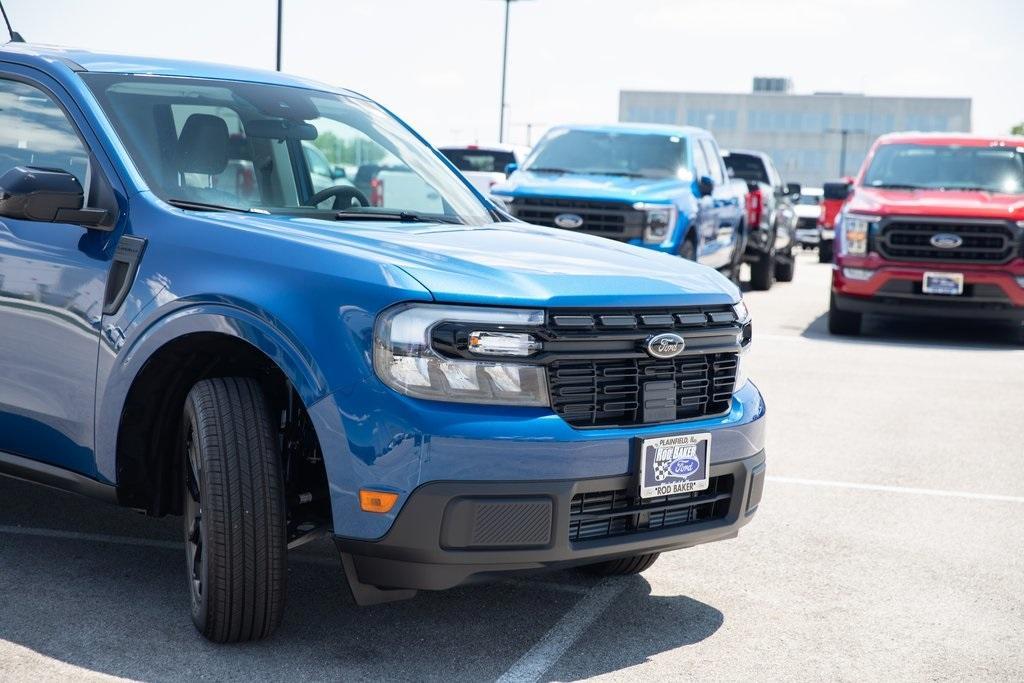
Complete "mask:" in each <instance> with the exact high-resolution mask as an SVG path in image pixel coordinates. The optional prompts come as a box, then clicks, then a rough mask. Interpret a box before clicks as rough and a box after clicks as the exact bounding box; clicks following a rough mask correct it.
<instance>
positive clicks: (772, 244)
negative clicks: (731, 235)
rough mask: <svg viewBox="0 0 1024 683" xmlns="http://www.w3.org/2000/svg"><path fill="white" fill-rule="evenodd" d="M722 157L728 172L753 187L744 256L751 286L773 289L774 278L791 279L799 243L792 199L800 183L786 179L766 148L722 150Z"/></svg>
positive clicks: (797, 192)
mask: <svg viewBox="0 0 1024 683" xmlns="http://www.w3.org/2000/svg"><path fill="white" fill-rule="evenodd" d="M723 157H724V158H725V165H726V166H727V167H728V169H729V175H730V176H732V177H734V178H740V179H742V180H745V181H746V182H747V184H748V185H749V187H750V201H751V206H752V208H753V215H752V217H751V220H752V221H753V222H752V223H750V225H749V228H748V231H747V240H746V249H745V251H744V260H745V261H746V262H747V263H749V264H750V286H751V287H752V288H753V289H756V290H762V291H763V290H768V289H771V286H772V284H773V283H774V282H775V280H778V281H780V282H790V281H792V280H793V275H794V274H795V272H796V258H795V257H794V255H793V247H794V246H795V245H796V243H797V242H796V222H797V216H796V212H795V210H794V208H793V202H794V200H795V198H796V197H798V196H799V195H800V185H798V184H797V183H789V184H785V183H783V182H782V176H780V175H779V172H778V170H777V169H776V168H775V164H774V163H772V160H771V158H770V157H769V156H768V155H767V154H765V153H764V152H755V151H751V150H738V149H734V150H729V151H727V152H723Z"/></svg>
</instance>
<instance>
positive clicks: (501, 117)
mask: <svg viewBox="0 0 1024 683" xmlns="http://www.w3.org/2000/svg"><path fill="white" fill-rule="evenodd" d="M520 1H521V0H504V2H505V40H504V42H503V47H502V50H501V111H500V112H499V113H498V142H505V108H506V107H507V106H508V105H507V104H506V102H505V83H506V81H507V79H508V16H509V9H510V8H511V7H512V3H513V2H520Z"/></svg>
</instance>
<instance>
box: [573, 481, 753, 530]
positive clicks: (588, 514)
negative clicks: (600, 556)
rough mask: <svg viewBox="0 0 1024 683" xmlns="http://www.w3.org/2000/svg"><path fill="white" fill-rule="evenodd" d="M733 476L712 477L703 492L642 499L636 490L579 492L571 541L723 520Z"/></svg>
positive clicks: (575, 504) (574, 511)
mask: <svg viewBox="0 0 1024 683" xmlns="http://www.w3.org/2000/svg"><path fill="white" fill-rule="evenodd" d="M733 482H734V480H733V475H731V474H726V475H723V476H720V477H711V479H710V481H709V486H708V488H707V489H706V490H704V491H695V492H692V493H680V494H677V495H674V496H665V497H661V498H646V499H644V498H640V497H639V494H638V493H637V491H636V490H635V489H629V490H627V489H619V490H616V491H596V492H591V493H578V494H576V495H575V496H573V499H572V504H571V505H570V508H569V540H570V541H573V542H579V541H593V540H596V539H601V538H610V537H613V536H625V535H628V534H637V533H643V532H645V531H654V530H657V529H668V528H673V527H681V526H688V525H691V524H699V523H702V522H711V521H714V520H719V519H724V518H725V517H726V515H728V514H729V503H730V499H731V498H732V492H733Z"/></svg>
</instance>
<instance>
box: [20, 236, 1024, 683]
mask: <svg viewBox="0 0 1024 683" xmlns="http://www.w3.org/2000/svg"><path fill="white" fill-rule="evenodd" d="M828 277H829V266H825V265H819V264H818V263H817V262H816V261H815V260H814V259H813V257H810V256H809V255H803V256H801V259H800V263H799V265H798V268H797V274H796V281H795V282H793V283H790V284H779V285H777V286H776V288H775V289H773V290H772V291H770V292H767V293H758V292H751V293H749V294H748V295H747V301H748V305H749V306H750V308H751V310H752V311H753V314H754V316H755V347H754V350H753V351H752V352H751V355H750V357H749V358H748V362H749V363H750V374H751V376H752V377H753V378H754V380H755V381H756V383H757V384H758V385H759V386H760V387H761V389H762V391H763V392H764V394H765V396H766V398H767V400H768V403H769V420H770V427H769V451H768V456H769V472H770V475H771V477H770V480H769V483H768V486H767V488H766V492H765V498H764V502H763V503H762V506H761V510H760V512H759V514H758V516H757V518H756V519H755V520H754V522H753V523H752V524H750V525H749V526H747V527H746V528H745V529H744V530H743V531H742V532H741V535H740V537H739V538H738V539H735V540H731V541H725V542H721V543H716V544H712V545H708V546H702V547H698V548H694V549H690V550H684V551H680V552H676V553H671V554H668V555H665V556H663V557H662V558H661V559H660V560H659V562H658V563H657V564H656V565H655V566H654V567H653V568H652V569H650V570H648V571H647V572H646V573H645V574H643V575H642V576H640V577H632V578H623V579H611V580H598V579H593V578H590V577H586V576H583V575H580V574H578V573H575V572H562V573H558V574H552V575H546V576H539V577H530V578H522V579H514V580H509V581H505V582H502V583H498V584H492V585H478V586H470V587H464V588H460V589H457V590H453V591H449V592H445V593H435V594H429V593H428V594H420V596H418V597H417V598H416V599H415V600H412V601H409V602H404V603H397V604H392V605H383V606H378V607H373V608H366V609H358V608H356V607H355V606H354V605H353V604H352V601H351V598H350V597H349V595H348V591H347V588H346V587H345V585H344V583H343V580H342V576H341V571H340V566H339V564H338V562H337V560H336V558H335V556H334V555H333V553H332V549H331V547H330V546H329V545H326V544H325V545H317V546H313V547H306V548H304V549H301V550H299V551H296V552H295V553H293V555H292V560H293V561H292V562H291V568H290V592H289V605H288V610H287V613H286V616H285V623H284V624H283V626H282V628H281V629H280V630H279V631H278V633H277V634H276V635H275V637H274V638H273V639H272V640H269V641H267V642H262V643H255V644H249V645H242V646H227V647H225V646H215V645H211V644H210V643H208V642H206V641H204V640H203V639H202V638H201V637H200V636H199V635H198V634H197V633H196V631H195V630H194V628H193V627H192V624H191V622H190V621H189V617H188V610H187V605H186V601H187V599H188V597H187V590H186V586H185V582H184V573H183V571H182V564H183V562H184V559H183V557H182V552H181V550H180V548H179V545H178V537H179V535H180V534H179V530H178V526H177V525H178V520H177V519H176V518H172V519H167V520H149V519H146V518H143V517H140V516H138V515H135V514H133V513H131V512H127V511H123V510H118V509H114V508H110V507H106V506H104V505H102V504H99V503H94V502H91V501H88V500H84V499H81V498H77V497H74V496H71V495H65V494H63V493H58V492H53V491H50V490H47V489H44V488H40V487H35V486H32V485H29V484H23V483H20V482H14V481H11V480H6V479H0V548H2V551H0V679H4V680H27V679H33V680H50V679H61V680H63V679H67V678H70V677H75V678H82V679H101V678H105V677H121V678H127V679H142V680H154V681H155V680H181V679H193V680H196V679H215V680H256V679H258V680H264V679H267V680H283V679H287V680H292V679H318V680H319V679H346V680H359V679H374V680H380V679H416V680H428V679H437V680H441V679H444V680H474V681H477V680H494V679H502V680H506V681H526V680H578V679H583V678H588V677H606V678H609V679H636V678H640V677H642V678H647V679H689V678H694V679H726V680H735V679H750V678H758V679H764V678H767V679H785V680H820V679H845V680H855V679H865V678H866V679H883V678H884V679H960V678H967V677H972V678H973V677H983V678H986V679H1002V680H1022V679H1024V647H1022V645H1024V592H1022V590H1021V589H1022V587H1024V526H1022V524H1021V522H1020V520H1021V517H1022V515H1024V479H1022V478H1021V477H1020V476H1019V470H1020V467H1021V466H1022V464H1024V419H1021V416H1022V405H1024V349H1022V348H1021V347H1020V345H1019V344H1018V343H1016V341H1015V338H1014V336H1013V335H1012V334H1011V333H1010V332H1009V331H1008V330H1006V329H1004V328H1000V327H989V326H982V325H975V324H972V325H967V324H959V325H951V324H947V323H941V322H939V323H917V322H913V323H912V322H905V321H886V322H878V321H876V322H874V323H872V324H871V325H870V326H869V327H868V328H867V330H866V334H865V336H864V337H863V338H861V339H836V338H831V337H829V336H828V334H827V332H826V330H825V320H824V314H825V310H826V306H827V290H828Z"/></svg>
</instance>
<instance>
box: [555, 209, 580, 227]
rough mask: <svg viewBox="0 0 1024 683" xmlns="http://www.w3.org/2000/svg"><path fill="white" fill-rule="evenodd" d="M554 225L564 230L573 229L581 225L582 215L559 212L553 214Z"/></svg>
mask: <svg viewBox="0 0 1024 683" xmlns="http://www.w3.org/2000/svg"><path fill="white" fill-rule="evenodd" d="M555 225H557V226H558V227H560V228H565V229H566V230H575V229H576V228H578V227H580V226H581V225H583V217H582V216H577V215H576V214H574V213H560V214H558V215H557V216H555Z"/></svg>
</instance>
